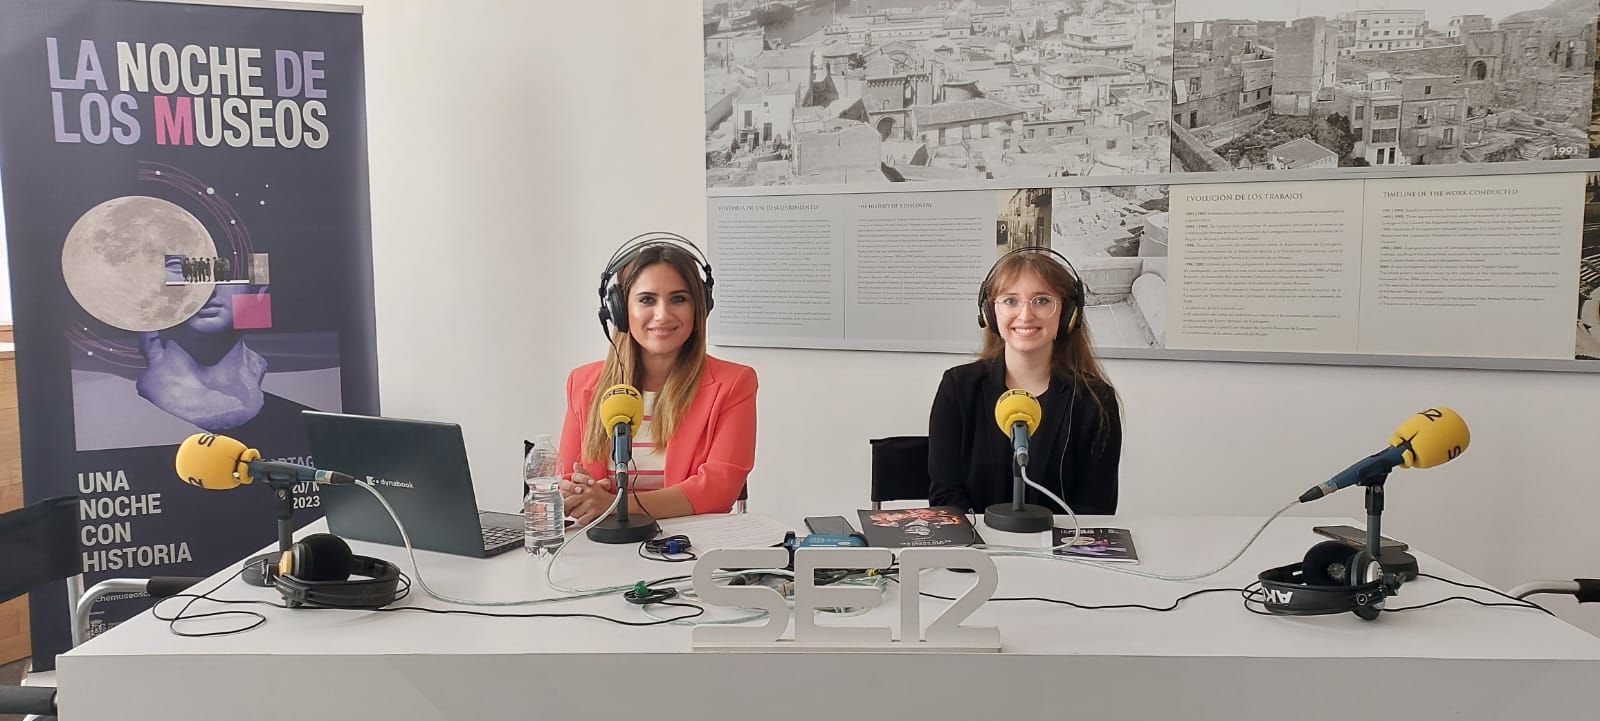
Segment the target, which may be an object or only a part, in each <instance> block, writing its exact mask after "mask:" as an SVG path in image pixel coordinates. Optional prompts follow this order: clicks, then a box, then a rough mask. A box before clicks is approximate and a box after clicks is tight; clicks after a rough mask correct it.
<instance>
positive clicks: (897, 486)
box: [872, 436, 929, 509]
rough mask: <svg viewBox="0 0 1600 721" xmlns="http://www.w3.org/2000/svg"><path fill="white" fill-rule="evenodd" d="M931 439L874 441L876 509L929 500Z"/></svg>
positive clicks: (900, 437) (901, 437) (915, 437)
mask: <svg viewBox="0 0 1600 721" xmlns="http://www.w3.org/2000/svg"><path fill="white" fill-rule="evenodd" d="M928 483H929V481H928V437H927V436H890V437H888V438H874V439H872V507H873V508H874V509H877V508H880V507H882V504H883V502H884V501H909V500H919V499H924V498H927V497H928Z"/></svg>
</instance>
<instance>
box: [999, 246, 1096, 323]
mask: <svg viewBox="0 0 1600 721" xmlns="http://www.w3.org/2000/svg"><path fill="white" fill-rule="evenodd" d="M1022 253H1041V254H1049V255H1053V256H1055V258H1056V260H1058V261H1060V262H1061V266H1062V267H1063V268H1066V269H1067V275H1070V276H1072V288H1073V293H1072V297H1071V298H1062V299H1061V302H1062V304H1064V305H1066V306H1067V307H1066V308H1064V309H1063V310H1064V311H1066V313H1065V314H1064V315H1063V318H1062V325H1061V332H1062V333H1064V334H1067V335H1071V334H1072V332H1073V331H1075V330H1077V329H1078V321H1079V320H1080V319H1081V318H1082V316H1083V306H1084V293H1083V278H1082V277H1080V276H1079V275H1078V269H1077V268H1074V267H1072V261H1069V260H1067V256H1064V255H1062V254H1060V253H1058V252H1056V251H1054V250H1051V249H1050V248H1046V247H1044V246H1042V245H1030V246H1027V247H1023V248H1017V249H1015V250H1011V251H1007V252H1006V254H1005V255H1002V256H1000V257H999V258H996V259H995V261H994V265H991V266H989V272H988V274H987V275H984V276H983V285H980V286H978V327H979V328H986V329H988V331H989V332H990V333H994V334H996V335H999V333H1000V328H999V327H998V326H997V325H995V320H994V299H992V298H990V297H989V284H990V283H992V282H994V272H995V270H996V269H997V268H999V267H1000V263H1001V262H1002V261H1004V260H1005V259H1006V258H1009V257H1011V256H1013V255H1019V254H1022Z"/></svg>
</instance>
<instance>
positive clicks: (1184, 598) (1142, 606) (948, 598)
mask: <svg viewBox="0 0 1600 721" xmlns="http://www.w3.org/2000/svg"><path fill="white" fill-rule="evenodd" d="M883 575H884V576H886V577H887V578H888V579H889V580H891V581H894V582H895V583H899V582H900V579H899V578H896V577H895V576H894V575H891V574H887V573H886V574H883ZM1244 590H1245V589H1243V588H1202V589H1200V590H1198V591H1194V592H1192V593H1186V594H1184V595H1182V596H1179V597H1178V598H1177V599H1176V600H1174V601H1173V602H1172V604H1171V605H1169V606H1167V607H1166V608H1157V607H1155V606H1147V605H1145V604H1142V603H1113V604H1108V605H1104V606H1090V605H1087V604H1082V603H1073V602H1072V601H1066V600H1062V599H1059V598H1045V597H1043V596H996V597H992V598H990V599H989V600H990V601H1037V602H1039V603H1053V604H1056V605H1059V606H1071V607H1073V608H1077V609H1082V610H1085V611H1109V610H1115V609H1123V608H1136V609H1141V610H1145V611H1155V612H1157V613H1165V612H1167V611H1173V610H1177V608H1178V604H1180V603H1183V602H1184V601H1187V600H1189V599H1191V598H1194V597H1196V596H1203V595H1205V594H1208V593H1221V592H1223V591H1232V592H1238V593H1242V592H1244ZM921 595H923V596H926V597H928V598H937V599H939V600H940V601H954V600H956V599H955V598H954V597H951V596H940V595H938V594H936V593H929V592H927V591H923V592H921Z"/></svg>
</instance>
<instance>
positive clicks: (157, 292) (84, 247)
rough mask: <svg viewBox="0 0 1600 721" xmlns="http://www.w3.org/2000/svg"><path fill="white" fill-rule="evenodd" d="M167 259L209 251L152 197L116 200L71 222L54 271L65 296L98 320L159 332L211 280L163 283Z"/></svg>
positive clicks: (196, 228)
mask: <svg viewBox="0 0 1600 721" xmlns="http://www.w3.org/2000/svg"><path fill="white" fill-rule="evenodd" d="M168 255H183V256H188V257H191V258H212V257H215V256H216V255H217V246H216V244H215V243H214V242H212V240H211V234H210V233H209V232H207V231H206V227H205V226H204V225H202V224H201V223H200V221H199V219H197V218H195V217H194V215H192V214H191V213H189V211H187V210H184V209H183V208H181V207H178V206H177V205H175V204H173V203H170V202H167V201H165V200H162V199H160V198H152V197H149V196H143V195H129V196H123V197H121V198H113V199H111V200H107V201H106V202H104V203H101V204H99V205H96V206H95V207H93V208H90V209H89V212H87V213H84V214H83V215H82V216H81V217H79V218H78V222H76V223H73V224H72V229H71V230H69V231H67V241H66V243H65V244H64V245H63V247H62V248H61V274H62V275H63V276H65V278H66V281H67V290H68V291H70V292H71V293H72V297H73V299H75V300H77V301H78V305H80V306H82V307H83V309H84V310H85V311H86V312H88V313H89V315H92V316H94V317H95V318H97V319H99V320H100V321H101V322H104V323H105V324H107V325H110V326H112V327H115V328H121V329H123V330H128V331H136V332H138V331H155V330H164V329H166V328H171V327H172V326H175V325H177V324H179V323H182V322H183V321H185V320H188V319H189V317H190V316H192V315H194V314H195V312H196V311H198V310H200V308H201V306H204V305H205V303H206V299H208V298H210V297H211V291H212V284H211V283H193V284H188V285H167V284H166V278H167V271H166V256H168Z"/></svg>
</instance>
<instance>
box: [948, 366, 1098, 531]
mask: <svg viewBox="0 0 1600 721" xmlns="http://www.w3.org/2000/svg"><path fill="white" fill-rule="evenodd" d="M1005 391H1006V370H1005V361H1004V360H995V361H981V360H980V361H974V362H972V363H968V364H966V365H960V366H956V367H954V368H951V369H950V370H948V371H945V374H944V379H943V380H941V381H940V382H939V392H938V394H937V395H935V396H934V398H933V412H932V414H931V415H930V417H929V418H928V477H929V481H930V486H929V490H928V493H929V495H928V500H929V503H931V504H932V505H935V506H957V507H960V508H962V509H966V510H972V511H977V512H982V511H983V510H984V509H985V508H987V507H989V506H990V505H991V504H995V503H1005V502H1009V501H1010V500H1011V488H1012V482H1011V481H1012V478H1011V438H1010V436H1009V435H1008V434H1007V433H1005V432H1003V431H1001V430H1000V426H999V425H997V424H996V423H995V421H994V406H995V403H996V402H997V401H998V400H999V399H1000V394H1001V393H1004V392H1005ZM1089 392H1090V389H1089V388H1086V387H1083V386H1079V385H1078V384H1075V383H1073V381H1072V379H1070V378H1062V377H1059V376H1057V377H1053V378H1051V379H1050V388H1049V389H1048V390H1046V391H1045V392H1044V393H1043V394H1042V395H1040V396H1039V397H1038V400H1039V406H1040V410H1041V411H1042V412H1043V418H1041V419H1040V421H1039V428H1038V430H1036V431H1035V432H1034V433H1033V437H1032V439H1031V440H1030V443H1029V458H1028V478H1029V479H1031V480H1032V481H1033V482H1034V483H1037V484H1039V485H1041V486H1044V487H1045V488H1048V489H1050V490H1051V491H1052V492H1053V493H1056V494H1057V495H1059V496H1061V497H1062V498H1063V499H1065V500H1066V502H1067V503H1069V504H1071V505H1072V510H1073V511H1075V512H1077V513H1084V514H1111V513H1116V511H1117V464H1118V462H1119V461H1120V460H1121V457H1122V420H1121V413H1120V412H1119V410H1118V408H1117V398H1116V394H1115V393H1114V392H1113V391H1112V389H1111V388H1110V387H1109V386H1104V387H1099V388H1095V389H1093V392H1094V393H1095V395H1096V396H1097V397H1098V398H1100V400H1101V403H1102V404H1104V405H1105V411H1106V422H1105V423H1104V424H1102V423H1101V419H1100V406H1099V405H1097V404H1096V403H1095V402H1094V399H1093V398H1091V397H1089V396H1088V395H1087V394H1088V393H1089ZM1026 502H1027V503H1032V504H1036V505H1040V506H1044V507H1045V508H1049V509H1052V510H1054V511H1057V512H1064V510H1063V509H1061V508H1060V506H1058V505H1057V504H1056V502H1055V501H1052V500H1050V499H1049V498H1048V497H1047V496H1045V495H1044V494H1042V493H1040V492H1038V491H1037V490H1034V489H1033V488H1031V487H1030V488H1028V496H1027V500H1026Z"/></svg>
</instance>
